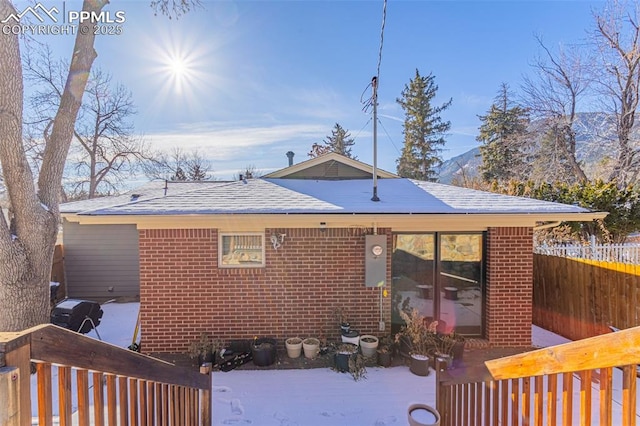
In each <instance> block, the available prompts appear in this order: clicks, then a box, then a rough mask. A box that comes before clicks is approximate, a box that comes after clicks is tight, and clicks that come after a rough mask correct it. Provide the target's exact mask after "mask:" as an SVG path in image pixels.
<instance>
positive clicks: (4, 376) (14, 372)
mask: <svg viewBox="0 0 640 426" xmlns="http://www.w3.org/2000/svg"><path fill="white" fill-rule="evenodd" d="M0 395H2V403H0V425H3V426H20V402H19V401H20V370H18V369H17V368H16V367H0Z"/></svg>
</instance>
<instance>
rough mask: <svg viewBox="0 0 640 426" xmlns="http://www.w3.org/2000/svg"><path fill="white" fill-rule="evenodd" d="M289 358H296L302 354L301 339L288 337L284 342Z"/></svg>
mask: <svg viewBox="0 0 640 426" xmlns="http://www.w3.org/2000/svg"><path fill="white" fill-rule="evenodd" d="M284 345H285V347H286V348H287V356H288V357H289V358H298V357H299V356H300V354H301V353H302V339H301V338H299V337H289V338H288V339H287V340H285V341H284Z"/></svg>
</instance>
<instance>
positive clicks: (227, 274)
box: [139, 228, 391, 353]
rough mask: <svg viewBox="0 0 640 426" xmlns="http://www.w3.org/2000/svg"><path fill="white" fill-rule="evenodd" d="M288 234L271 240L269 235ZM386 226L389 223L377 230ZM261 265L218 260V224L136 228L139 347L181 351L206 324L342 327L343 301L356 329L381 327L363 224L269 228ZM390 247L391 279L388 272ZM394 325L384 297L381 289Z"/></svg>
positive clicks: (277, 329)
mask: <svg viewBox="0 0 640 426" xmlns="http://www.w3.org/2000/svg"><path fill="white" fill-rule="evenodd" d="M274 233H278V234H280V233H283V234H286V237H285V240H284V243H283V244H282V246H281V247H280V248H278V249H277V250H275V249H274V248H273V246H271V245H270V244H269V243H268V241H269V237H270V235H272V234H274ZM378 233H380V234H387V235H388V246H389V247H391V233H390V231H389V230H378ZM265 239H266V241H267V244H266V250H265V258H266V266H265V267H264V268H247V269H240V268H238V269H236V268H233V269H220V268H218V251H217V250H218V232H217V230H215V229H186V230H177V229H173V230H172V229H157V230H156V229H148V230H140V231H139V244H140V302H141V303H140V306H141V314H142V315H141V318H142V321H141V328H142V330H143V333H142V338H143V340H142V342H141V343H142V349H143V350H144V352H147V353H150V352H185V351H186V350H187V347H188V345H189V343H190V342H191V341H193V340H196V339H197V338H198V336H200V334H201V333H202V332H207V333H208V334H209V335H211V336H214V337H219V338H222V339H223V340H227V341H228V340H230V339H250V338H253V337H254V336H258V337H264V336H268V337H273V338H276V339H278V341H279V342H280V343H281V344H283V340H284V339H285V338H287V337H292V336H300V337H319V336H321V335H325V336H327V337H330V338H336V337H338V325H337V324H336V322H335V320H334V318H333V316H332V310H333V309H334V308H335V307H343V308H346V310H347V311H348V312H349V313H350V315H351V316H350V319H351V323H352V325H353V326H354V328H356V329H358V330H360V332H361V333H367V334H376V335H377V334H380V332H379V331H378V325H379V320H380V305H381V304H380V297H381V291H380V289H377V288H367V287H365V285H364V280H365V277H364V274H365V268H364V251H365V236H364V234H363V233H362V232H361V230H360V229H351V228H345V229H326V230H320V229H267V230H266V231H265ZM390 262H391V261H390V256H388V259H387V271H388V277H387V282H390V279H391V273H390V269H391V263H390ZM382 306H383V319H384V320H385V321H386V324H387V331H389V328H388V327H390V314H391V301H390V297H387V298H385V299H383V304H382Z"/></svg>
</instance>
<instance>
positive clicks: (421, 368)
mask: <svg viewBox="0 0 640 426" xmlns="http://www.w3.org/2000/svg"><path fill="white" fill-rule="evenodd" d="M410 359H411V364H409V370H410V371H411V372H412V373H413V374H415V375H416V376H428V375H429V357H428V356H424V358H422V357H421V358H416V357H415V356H414V355H412V356H411V357H410Z"/></svg>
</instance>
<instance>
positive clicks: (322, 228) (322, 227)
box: [320, 222, 327, 232]
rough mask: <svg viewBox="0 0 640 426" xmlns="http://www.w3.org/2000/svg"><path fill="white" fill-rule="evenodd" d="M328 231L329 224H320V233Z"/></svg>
mask: <svg viewBox="0 0 640 426" xmlns="http://www.w3.org/2000/svg"><path fill="white" fill-rule="evenodd" d="M326 230H327V222H320V231H322V232H324V231H326Z"/></svg>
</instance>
